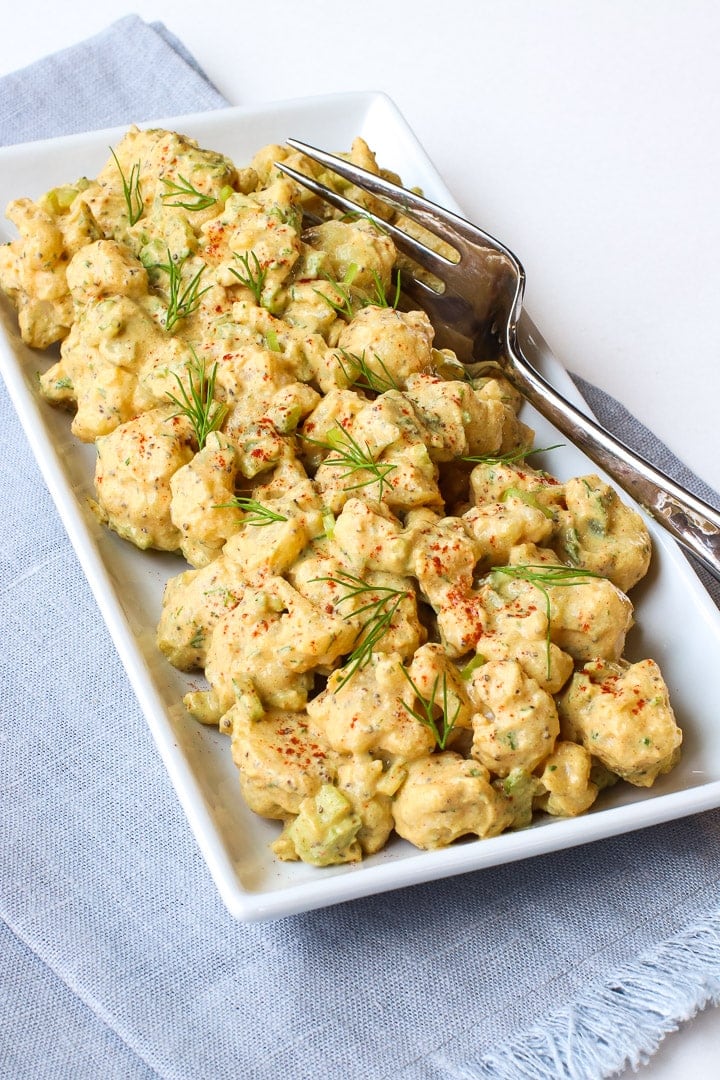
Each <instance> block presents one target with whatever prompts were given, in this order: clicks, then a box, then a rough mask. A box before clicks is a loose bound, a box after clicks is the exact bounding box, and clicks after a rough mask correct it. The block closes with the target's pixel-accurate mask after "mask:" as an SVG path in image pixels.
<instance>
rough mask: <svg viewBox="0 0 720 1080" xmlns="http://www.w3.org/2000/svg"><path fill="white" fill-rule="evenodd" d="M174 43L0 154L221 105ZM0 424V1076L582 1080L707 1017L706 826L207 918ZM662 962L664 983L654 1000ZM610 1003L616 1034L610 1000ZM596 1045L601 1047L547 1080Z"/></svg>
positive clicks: (1, 398) (34, 473) (125, 27)
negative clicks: (255, 915)
mask: <svg viewBox="0 0 720 1080" xmlns="http://www.w3.org/2000/svg"><path fill="white" fill-rule="evenodd" d="M176 45H177V43H175V46H176ZM175 46H174V44H173V41H172V39H171V38H170V37H169V36H168V35H167V34H166V33H165V32H164V31H163V30H162V28H158V27H149V26H147V25H145V24H143V23H142V22H141V21H140V20H138V19H136V18H134V17H130V18H129V19H125V20H122V21H121V22H120V23H118V24H115V25H114V26H113V27H111V28H109V30H108V31H107V32H106V33H104V34H101V35H99V37H97V38H94V39H92V40H91V41H88V42H86V43H83V44H82V45H80V46H78V48H77V50H67V51H66V52H65V53H62V54H58V56H56V57H53V58H50V59H48V60H47V61H43V62H42V63H40V64H37V65H34V66H33V68H29V69H26V70H25V71H24V72H19V73H17V74H15V75H12V76H9V77H8V78H7V79H5V80H3V81H0V138H1V139H2V140H3V141H4V142H6V143H9V142H13V141H21V140H23V139H30V138H35V137H38V136H43V135H47V134H57V133H60V132H63V133H66V132H68V131H71V130H78V129H81V128H91V127H98V126H102V125H108V124H116V123H121V122H124V121H128V120H131V119H132V120H136V119H137V120H140V119H142V117H143V116H151V115H158V114H160V115H171V114H172V113H173V112H178V111H186V112H187V111H193V110H200V109H204V108H212V107H216V106H218V105H221V104H222V99H221V98H220V96H219V95H218V94H217V92H216V91H215V90H214V89H213V88H212V87H211V86H210V85H209V84H208V83H207V81H206V80H205V79H204V77H203V76H202V73H200V72H198V70H197V68H196V66H195V65H194V63H193V62H192V61H191V58H188V56H187V54H185V53H184V51H183V50H182V49H178V48H177V47H175ZM138 50H142V56H143V58H144V59H143V63H144V64H145V65H149V66H150V68H151V69H152V71H153V73H154V76H155V78H154V80H151V81H150V83H148V80H147V79H145V78H144V79H143V83H142V96H141V98H140V90H139V88H138V87H137V86H136V85H133V84H132V82H128V81H127V74H128V71H131V70H134V69H135V68H136V66H137V64H136V62H135V63H134V64H133V65H129V64H128V62H127V60H128V55H129V54H132V56H133V58H134V59H135V61H136V60H137V56H138ZM79 61H82V63H83V64H84V65H85V72H86V73H87V71H88V70H89V71H90V78H91V84H90V87H91V88H90V90H89V91H88V93H87V94H86V95H85V96H83V98H82V99H79V98H78V96H77V93H76V91H77V87H78V85H79V84H78V81H77V79H76V78H73V69H74V68H75V67H76V65H77V63H78V62H79ZM169 76H170V77H169ZM155 83H157V86H156V87H155V90H156V94H155V96H154V97H151V98H148V92H149V90H153V87H154V85H155ZM168 86H170V87H172V88H173V89H172V93H168V91H167V89H166V88H167V87H168ZM51 90H52V94H51ZM69 98H72V104H71V105H70V103H69V101H68V99H69ZM51 101H52V103H53V104H52V107H51V106H50V102H51ZM70 112H71V113H72V115H71V116H70V115H69V113H70ZM581 388H582V390H583V392H584V393H585V394H586V396H587V398H588V400H589V401H590V404H591V406H592V407H593V409H594V410H595V412H596V414H597V415H599V417H600V419H601V420H602V421H603V422H604V423H605V424H606V425H607V426H608V427H610V428H611V429H613V430H615V431H616V432H618V433H619V434H620V435H621V437H623V438H624V439H625V440H626V441H627V442H630V443H633V444H634V445H636V446H637V447H638V448H639V449H641V450H642V451H644V452H645V454H646V455H647V456H648V457H650V458H652V459H653V460H655V461H656V462H657V463H658V464H660V465H661V466H663V467H664V468H666V469H667V470H668V471H669V472H671V473H673V474H674V475H675V476H676V477H677V478H678V479H679V480H681V481H682V482H685V483H687V484H688V485H689V486H694V487H695V489H696V490H698V493H699V494H701V495H703V496H704V497H706V498H716V497H715V496H713V493H711V492H708V491H707V490H706V489H703V488H702V486H700V485H698V482H697V481H696V480H695V479H694V478H693V477H692V476H690V475H689V474H688V473H687V471H686V470H683V467H682V466H681V465H680V463H679V462H677V461H676V460H674V459H673V458H672V456H671V455H670V454H669V452H668V451H667V450H666V449H665V448H664V447H662V446H661V445H659V444H658V442H657V441H656V440H655V439H654V438H653V436H652V435H651V434H650V433H649V432H647V431H645V430H643V429H641V428H640V427H639V426H638V425H637V423H636V422H635V421H634V420H633V418H632V417H631V416H629V414H627V413H626V412H625V411H624V410H623V409H622V408H621V407H620V406H619V405H617V403H616V402H614V401H612V400H611V399H608V398H607V396H606V395H604V394H601V393H600V392H599V391H596V390H594V389H593V388H592V387H590V386H588V385H586V384H584V385H582V387H581ZM0 425H1V430H2V431H3V434H4V440H3V444H4V445H3V454H2V455H0V485H1V487H2V500H1V510H0V619H2V625H3V627H4V648H3V650H2V653H1V655H0V679H1V680H2V686H3V700H2V723H1V724H0V806H1V809H0V916H1V917H2V922H0V1002H1V1003H2V1006H3V1010H2V1011H3V1023H2V1025H0V1076H9V1077H13V1078H14V1080H25V1078H27V1080H30V1078H32V1080H55V1078H64V1077H70V1076H72V1077H73V1078H74V1080H91V1078H92V1080H94V1078H96V1077H98V1076H103V1077H109V1078H113V1077H118V1078H119V1077H122V1078H123V1080H145V1078H146V1077H152V1076H159V1077H163V1078H167V1080H171V1078H172V1080H197V1078H198V1077H202V1078H203V1080H214V1078H217V1080H220V1078H221V1077H222V1078H225V1077H247V1078H252V1080H277V1077H280V1076H285V1077H290V1078H305V1077H310V1076H316V1077H326V1076H327V1077H329V1076H342V1077H344V1078H346V1080H367V1078H368V1077H372V1078H373V1080H382V1078H385V1077H388V1078H389V1077H393V1078H395V1080H424V1078H427V1080H429V1078H434V1077H453V1078H454V1077H457V1078H460V1077H476V1076H495V1075H506V1073H504V1072H500V1071H499V1069H500V1068H501V1066H502V1063H503V1062H506V1063H507V1062H508V1061H511V1065H510V1066H508V1068H510V1071H509V1072H507V1075H509V1076H528V1077H533V1078H536V1077H542V1076H547V1077H549V1078H552V1080H556V1078H557V1077H560V1076H568V1077H570V1076H577V1077H580V1078H581V1080H591V1077H593V1076H598V1077H600V1076H605V1075H609V1074H610V1072H611V1071H612V1070H613V1068H621V1067H622V1066H623V1064H624V1063H625V1062H626V1061H633V1060H638V1059H639V1058H641V1057H642V1055H643V1053H645V1052H647V1051H648V1050H649V1049H652V1047H653V1045H654V1043H653V1039H654V1040H655V1041H657V1037H658V1033H661V1028H662V1025H659V1024H657V1023H654V1021H655V1019H656V1018H657V1008H656V1005H657V1003H658V1002H660V1001H661V1003H662V1010H661V1011H662V1017H661V1018H660V1019H661V1020H662V1022H663V1023H664V1024H665V1029H667V1028H668V1027H672V1026H673V1024H675V1023H676V1022H677V1021H678V1020H680V1019H682V1018H683V1016H684V1015H687V1014H688V1012H691V1011H692V1009H693V1008H697V1007H698V1005H701V1004H703V1003H704V1002H705V1001H706V1000H708V999H712V998H713V997H714V995H715V994H716V993H717V985H718V984H717V982H716V981H713V979H714V977H715V976H714V973H715V972H716V971H717V967H718V941H717V937H718V931H717V928H718V920H717V916H716V912H717V908H718V904H719V903H720V896H719V890H718V881H719V880H720V843H719V842H718V841H719V840H720V812H709V813H705V814H702V815H698V816H696V817H693V818H691V819H688V820H683V821H677V822H673V823H670V824H667V825H663V826H659V827H656V828H652V829H648V830H645V831H643V832H642V833H635V834H632V835H627V836H623V837H619V838H616V839H612V840H607V841H604V842H600V843H595V844H592V845H589V846H586V847H580V848H577V849H573V850H570V851H565V852H560V853H558V854H554V855H547V856H543V857H539V858H535V859H532V860H527V861H523V862H520V863H516V864H513V865H509V866H501V867H498V868H495V869H492V870H487V871H484V872H479V873H474V874H468V875H464V876H461V877H457V878H453V879H451V880H448V881H443V882H436V883H433V884H431V885H421V886H416V887H412V888H408V889H404V890H401V891H397V892H392V893H387V894H384V895H381V896H378V897H374V898H368V899H364V900H359V901H356V902H353V903H348V904H344V905H340V906H338V907H336V908H332V909H327V910H323V911H319V912H314V913H310V914H308V915H303V916H294V917H290V918H286V919H283V920H281V921H278V922H275V923H268V924H255V925H242V924H239V923H237V922H235V921H233V919H232V918H231V917H230V916H229V915H228V914H227V912H226V911H225V909H224V908H223V906H222V904H221V901H220V899H219V897H218V895H217V893H216V890H215V887H214V885H213V883H212V882H211V880H210V876H209V873H208V871H207V869H206V867H205V865H204V863H203V862H202V860H201V858H200V856H199V854H198V851H197V848H196V845H195V842H194V840H193V837H192V835H191V833H190V829H189V826H188V824H187V822H186V820H185V818H184V816H183V814H182V812H181V810H180V807H179V804H178V801H177V798H176V797H175V794H174V792H173V790H172V787H171V784H170V781H169V779H168V777H167V775H166V772H165V770H164V767H163V766H162V763H161V761H160V758H159V755H158V753H157V750H156V748H155V746H154V744H153V741H152V739H151V736H150V734H149V731H148V728H147V726H146V724H145V721H144V719H143V716H142V715H141V712H140V709H139V707H138V705H137V702H136V700H135V698H134V696H133V693H132V691H131V689H130V686H129V684H128V681H127V678H126V676H125V674H124V672H123V670H122V667H121V665H120V662H119V660H118V657H117V655H116V653H115V650H114V648H113V645H112V643H111V640H110V637H109V635H108V633H107V631H106V629H105V626H104V624H103V622H102V619H101V617H100V615H99V612H98V609H97V607H96V604H95V601H94V600H93V597H92V595H91V593H90V590H89V588H88V586H87V584H86V582H85V580H84V577H83V575H82V572H81V570H80V568H79V565H78V563H77V560H76V558H75V555H74V553H73V550H72V548H71V546H70V543H69V541H68V539H67V537H66V536H65V533H64V531H63V528H62V525H61V523H60V520H59V518H58V515H57V513H56V511H55V509H54V506H53V503H52V500H51V498H50V496H49V494H48V492H47V490H46V488H45V486H44V484H43V481H42V479H41V476H40V474H39V472H38V470H37V468H36V466H35V464H34V460H33V458H32V455H31V452H30V449H29V447H28V444H27V442H26V440H25V437H24V435H23V433H22V430H21V429H20V426H19V423H18V421H17V419H16V417H15V415H14V412H13V410H12V407H11V405H10V404H9V401H8V398H7V395H6V394H5V392H4V389H3V390H2V391H0ZM708 584H709V585H710V587H711V588H712V589H713V596H714V598H715V600H716V602H718V601H720V590H718V587H717V583H712V582H708ZM713 935H714V936H713ZM701 946H702V947H701ZM671 955H672V956H675V957H677V956H682V963H681V964H680V970H681V973H682V975H683V978H680V977H678V979H677V984H676V983H675V982H673V983H672V984H671V985H670V986H668V985H667V979H666V978H665V977H664V974H663V969H662V962H663V961H662V958H663V957H665V958H666V961H665V962H666V963H669V960H667V958H668V957H670V956H671ZM679 963H680V962H679ZM713 965H715V966H713ZM641 975H642V979H643V980H644V981H642V980H641V979H640V976H641ZM633 979H634V980H635V982H633ZM683 982H684V983H685V984H686V985H682V986H681V984H683ZM636 985H642V988H643V989H642V994H641V996H640V997H638V996H637V994H636V995H635V997H634V998H633V999H632V1000H633V1007H634V1008H635V1009H636V1013H635V1015H636V1022H635V1023H634V1024H627V1023H625V1020H626V1018H627V1015H628V1014H627V1008H626V1007H625V1005H626V1002H625V1003H624V1002H623V1001H622V1000H621V999H622V997H623V994H625V996H626V997H627V995H629V994H630V990H631V988H632V987H633V986H636ZM660 987H664V988H665V989H664V991H663V996H662V998H661V997H660V996H659V993H660V990H659V988H660ZM618 988H619V991H618ZM613 993H614V996H613ZM642 995H644V996H642ZM638 1002H639V1004H638ZM643 1003H644V1004H643ZM598 1016H599V1018H600V1019H599V1021H598ZM644 1021H647V1024H646V1026H645V1030H644V1031H643V1022H644ZM623 1023H624V1026H623ZM598 1027H599V1029H600V1030H601V1032H602V1031H605V1032H606V1034H607V1033H610V1035H612V1034H613V1033H614V1032H617V1031H621V1033H622V1037H621V1040H620V1041H619V1042H618V1040H617V1038H616V1039H615V1040H614V1041H613V1040H612V1039H610V1045H609V1047H608V1053H607V1054H606V1055H605V1056H604V1057H602V1059H601V1058H600V1057H599V1056H597V1055H596V1058H595V1059H594V1064H593V1065H592V1070H593V1071H587V1070H585V1071H574V1070H575V1066H574V1065H573V1060H575V1061H580V1060H582V1059H581V1057H580V1056H578V1055H579V1054H580V1050H581V1044H582V1042H583V1040H585V1041H587V1040H588V1038H589V1036H588V1031H590V1032H592V1031H593V1030H595V1028H598ZM648 1032H649V1033H648ZM610 1035H608V1038H610ZM511 1050H512V1053H517V1054H518V1056H517V1057H516V1058H512V1060H511V1058H510V1057H509V1055H510V1053H511ZM521 1051H522V1053H521ZM574 1055H575V1056H574ZM498 1063H499V1064H498ZM503 1067H504V1066H503ZM578 1068H579V1066H578ZM588 1068H589V1067H588ZM582 1069H583V1070H584V1069H585V1066H582Z"/></svg>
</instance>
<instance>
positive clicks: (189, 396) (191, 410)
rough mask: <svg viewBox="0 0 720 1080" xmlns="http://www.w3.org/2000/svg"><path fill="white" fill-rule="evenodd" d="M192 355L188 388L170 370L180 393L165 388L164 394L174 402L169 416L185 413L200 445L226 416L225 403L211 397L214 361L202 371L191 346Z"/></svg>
mask: <svg viewBox="0 0 720 1080" xmlns="http://www.w3.org/2000/svg"><path fill="white" fill-rule="evenodd" d="M192 354H193V359H192V360H190V361H188V363H187V370H188V374H189V383H190V392H189V393H188V391H187V390H186V388H185V386H184V384H183V382H182V379H181V378H180V376H179V375H178V374H177V372H176V371H173V373H172V374H173V375H174V377H175V380H176V382H177V384H178V387H179V388H180V397H176V396H175V395H174V394H171V393H170V392H169V391H168V394H167V396H168V397H169V398H170V401H172V403H173V405H175V406H177V410H178V411H177V412H176V413H173V416H186V417H187V419H188V420H189V421H190V423H191V424H192V428H193V431H194V433H195V438H196V440H197V444H198V448H199V449H200V450H202V449H203V447H204V446H205V443H206V441H207V437H208V435H209V434H210V432H211V431H217V429H218V428H219V427H220V426H221V425H222V422H223V420H224V419H225V417H226V416H227V411H228V407H227V405H224V404H222V403H221V402H219V401H215V400H214V395H215V377H216V375H217V364H213V366H212V368H211V370H210V373H209V374H206V371H205V361H204V360H198V357H197V355H196V353H195V351H194V350H192Z"/></svg>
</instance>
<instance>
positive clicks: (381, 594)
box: [313, 571, 410, 691]
mask: <svg viewBox="0 0 720 1080" xmlns="http://www.w3.org/2000/svg"><path fill="white" fill-rule="evenodd" d="M313 580H314V581H326V582H331V583H332V584H334V585H338V586H340V587H341V588H343V589H345V590H346V592H345V595H344V596H341V597H340V599H339V600H337V601H336V606H337V607H338V608H339V607H340V605H341V604H344V603H346V602H347V601H348V600H355V599H357V598H358V597H367V598H368V599H367V600H366V602H365V603H363V604H361V605H360V607H357V608H354V609H353V610H352V611H349V612H348V613H347V614H346V615H344V616H343V617H344V618H345V619H350V618H355V617H356V616H358V615H366V616H367V618H366V619H365V620H364V622H363V624H362V626H361V627H360V629H359V630H358V632H357V634H356V635H355V646H354V648H353V650H352V652H350V653H348V656H347V658H346V660H345V663H344V665H343V667H342V669H341V670H342V672H343V676H342V679H341V680H340V682H339V683H338V685H337V686H336V687H335V690H336V691H337V690H341V689H342V688H343V686H345V684H346V683H348V682H349V681H350V679H352V677H353V675H354V674H355V673H356V672H357V671H360V669H361V668H364V667H365V665H366V664H368V663H369V662H370V659H371V658H372V654H373V652H375V649H376V646H377V645H378V643H379V642H380V641H382V639H383V638H384V637H385V634H387V632H388V630H389V629H390V627H391V626H392V623H393V619H394V618H395V616H396V614H397V611H398V608H399V607H400V604H401V603H402V602H403V600H404V599H405V598H406V597H408V596H410V593H409V592H408V590H407V589H393V588H390V587H389V586H386V585H371V584H370V583H369V582H367V581H363V579H362V578H359V577H356V576H355V575H354V574H349V573H346V572H345V571H340V572H338V574H336V575H334V576H329V577H321V578H313Z"/></svg>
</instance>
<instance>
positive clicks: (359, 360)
mask: <svg viewBox="0 0 720 1080" xmlns="http://www.w3.org/2000/svg"><path fill="white" fill-rule="evenodd" d="M373 356H374V357H375V363H376V364H377V365H378V366H379V367H380V369H381V371H382V374H380V373H379V372H378V371H377V369H376V367H375V366H373V367H371V366H370V364H368V362H367V360H366V359H365V350H364V349H363V351H362V352H361V353H360V355H359V356H358V355H357V353H353V352H348V350H347V349H340V351H339V353H335V357H336V359H337V362H338V363H339V365H340V367H341V368H342V371H343V375H344V376H345V378H346V379H347V380H348V384H349V385H350V386H357V387H358V388H359V389H360V390H373V391H374V392H375V393H377V394H384V393H385V391H386V390H399V389H400V388H399V386H398V384H397V382H396V381H395V379H394V377H393V375H392V373H391V372H390V371H389V370H388V368H387V365H386V364H385V362H384V361H383V360H382V359H381V358H380V357H379V356H378V354H377V353H373ZM346 365H347V366H346Z"/></svg>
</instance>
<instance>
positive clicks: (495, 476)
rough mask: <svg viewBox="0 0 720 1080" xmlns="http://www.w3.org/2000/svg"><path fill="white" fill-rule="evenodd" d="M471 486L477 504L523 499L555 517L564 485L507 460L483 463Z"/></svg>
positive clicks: (550, 477) (471, 478)
mask: <svg viewBox="0 0 720 1080" xmlns="http://www.w3.org/2000/svg"><path fill="white" fill-rule="evenodd" d="M470 489H471V491H472V500H473V504H474V505H475V506H485V505H486V504H487V503H503V502H506V501H507V500H508V499H520V500H521V501H522V502H524V503H525V504H526V505H527V506H534V507H536V508H538V509H540V510H541V511H542V512H543V513H544V514H545V516H546V517H548V518H549V519H552V518H553V517H554V515H555V513H556V510H557V508H558V506H560V505H561V503H562V498H563V492H564V488H563V485H562V484H561V483H560V481H559V480H556V479H555V478H554V477H552V476H548V474H547V473H542V472H538V471H537V470H536V469H531V468H530V466H529V465H520V464H518V465H516V466H515V465H510V464H506V463H504V462H499V461H498V462H493V461H489V462H481V463H480V464H478V465H476V466H475V468H474V469H473V471H472V472H471V474H470Z"/></svg>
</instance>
